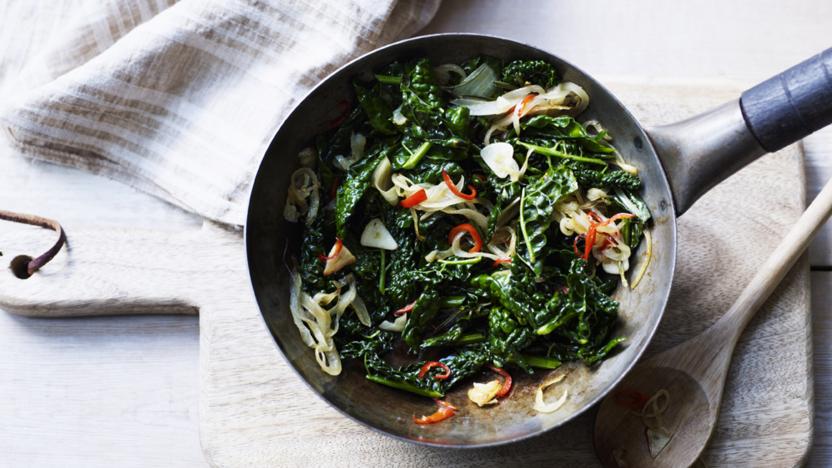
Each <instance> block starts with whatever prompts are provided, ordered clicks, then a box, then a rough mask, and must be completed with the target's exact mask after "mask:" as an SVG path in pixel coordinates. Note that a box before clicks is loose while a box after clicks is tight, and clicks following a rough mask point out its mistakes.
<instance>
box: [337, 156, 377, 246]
mask: <svg viewBox="0 0 832 468" xmlns="http://www.w3.org/2000/svg"><path fill="white" fill-rule="evenodd" d="M386 155H387V154H386V152H385V151H379V152H378V153H376V154H374V155H370V156H365V157H364V159H361V160H360V161H358V162H357V163H355V164H353V165H352V166H350V169H349V172H348V173H347V178H346V180H344V183H342V184H341V185H340V186H339V187H338V195H337V197H336V201H335V230H336V235H337V236H338V237H339V238H341V239H343V238H344V237H346V234H347V232H346V226H347V220H348V219H349V217H350V215H352V212H353V210H354V209H355V206H356V205H357V204H358V202H359V200H361V197H363V196H364V193H365V192H366V191H367V189H368V188H369V187H370V176H372V174H373V171H374V170H375V169H376V166H377V165H378V163H379V162H380V161H381V160H382V159H384V158H385V157H386Z"/></svg>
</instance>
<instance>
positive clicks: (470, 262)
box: [439, 257, 482, 265]
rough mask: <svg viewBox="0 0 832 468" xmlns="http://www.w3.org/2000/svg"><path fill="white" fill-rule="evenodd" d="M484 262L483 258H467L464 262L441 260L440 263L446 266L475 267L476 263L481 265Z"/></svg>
mask: <svg viewBox="0 0 832 468" xmlns="http://www.w3.org/2000/svg"><path fill="white" fill-rule="evenodd" d="M480 260H482V257H474V258H466V259H464V260H445V259H442V260H439V263H442V264H445V265H473V264H475V263H479V262H480Z"/></svg>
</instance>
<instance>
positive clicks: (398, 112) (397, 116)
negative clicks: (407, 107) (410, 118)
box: [391, 106, 407, 127]
mask: <svg viewBox="0 0 832 468" xmlns="http://www.w3.org/2000/svg"><path fill="white" fill-rule="evenodd" d="M391 120H392V121H393V124H395V125H397V126H399V127H401V126H402V125H404V124H406V123H407V117H405V116H404V114H402V106H399V107H397V108H396V109H395V110H393V117H392V118H391Z"/></svg>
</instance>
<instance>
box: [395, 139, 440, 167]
mask: <svg viewBox="0 0 832 468" xmlns="http://www.w3.org/2000/svg"><path fill="white" fill-rule="evenodd" d="M432 145H433V143H431V142H429V141H426V142H424V143H422V144H421V145H419V147H418V148H416V151H413V152H412V153H410V158H408V160H407V161H405V163H404V164H402V167H403V168H404V169H413V168H414V167H416V165H417V164H419V161H421V160H422V158H423V157H424V156H425V155H426V154H428V150H429V149H430V147H431V146H432ZM404 149H406V150H408V151H410V150H409V149H408V148H407V146H405V147H404Z"/></svg>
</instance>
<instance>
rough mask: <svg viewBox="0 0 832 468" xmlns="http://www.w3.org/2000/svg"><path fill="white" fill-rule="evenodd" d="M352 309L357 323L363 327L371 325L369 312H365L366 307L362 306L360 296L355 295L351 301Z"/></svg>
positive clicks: (362, 302) (362, 301)
mask: <svg viewBox="0 0 832 468" xmlns="http://www.w3.org/2000/svg"><path fill="white" fill-rule="evenodd" d="M352 308H353V309H354V310H355V316H356V317H358V321H359V322H361V325H364V326H365V327H369V326H370V325H372V321H371V320H370V312H369V311H368V310H367V305H366V304H364V300H363V299H361V296H359V295H357V294H356V296H355V299H353V301H352Z"/></svg>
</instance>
